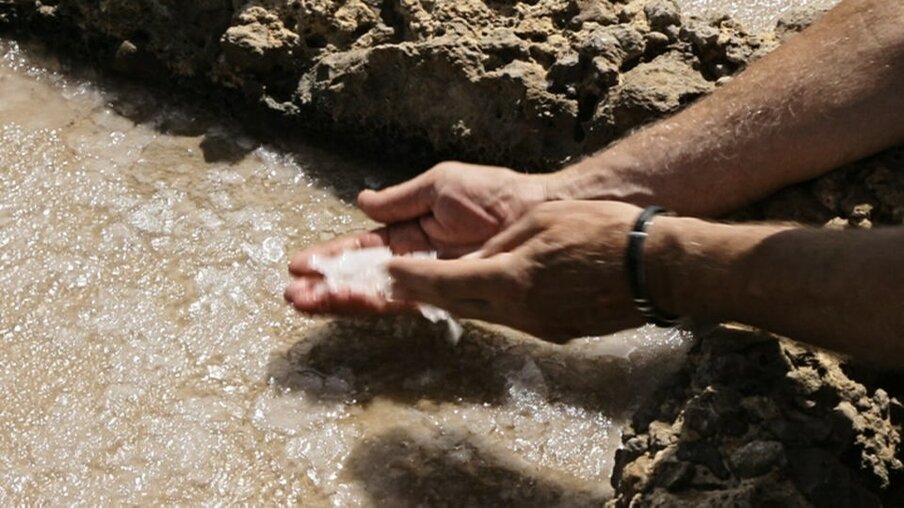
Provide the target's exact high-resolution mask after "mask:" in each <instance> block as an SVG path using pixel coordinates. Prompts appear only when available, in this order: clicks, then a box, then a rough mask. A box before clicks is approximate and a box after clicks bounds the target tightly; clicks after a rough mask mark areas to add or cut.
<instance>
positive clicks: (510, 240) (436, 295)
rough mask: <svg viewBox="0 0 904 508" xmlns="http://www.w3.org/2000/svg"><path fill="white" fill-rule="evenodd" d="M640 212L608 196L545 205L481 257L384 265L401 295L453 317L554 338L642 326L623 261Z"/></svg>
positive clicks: (487, 247)
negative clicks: (500, 325) (445, 311)
mask: <svg viewBox="0 0 904 508" xmlns="http://www.w3.org/2000/svg"><path fill="white" fill-rule="evenodd" d="M640 212H641V209H640V208H637V207H636V206H633V205H629V204H624V203H617V202H607V201H563V202H553V203H546V204H542V205H540V206H537V207H536V208H534V209H533V210H532V211H530V212H529V213H528V214H527V215H526V216H525V217H524V218H522V219H521V220H520V221H518V222H517V223H515V224H514V225H513V226H512V227H510V228H508V229H506V230H505V231H503V232H502V233H500V234H499V235H497V236H496V237H494V238H493V239H491V240H490V241H489V242H487V244H486V245H485V247H484V249H483V251H482V256H483V257H481V258H479V259H459V260H448V261H442V260H439V261H437V260H418V259H406V258H399V259H394V260H393V261H391V262H390V265H389V271H390V273H391V274H392V276H393V277H394V278H395V281H396V287H397V288H398V289H397V294H399V295H400V296H401V297H403V298H405V299H407V300H413V301H418V302H425V303H429V304H432V305H436V306H438V307H441V308H443V309H445V310H448V311H449V312H450V313H452V314H453V315H455V316H456V317H462V318H476V319H481V320H484V321H490V322H494V323H499V324H504V325H507V326H511V327H513V328H517V329H520V330H523V331H526V332H528V333H531V334H533V335H536V336H538V337H541V338H544V339H547V340H552V341H555V342H564V341H567V340H569V339H573V338H577V337H583V336H588V335H604V334H608V333H612V332H615V331H618V330H622V329H625V328H631V327H634V326H639V325H641V324H643V319H642V318H641V316H640V314H639V313H638V312H637V310H636V309H635V307H634V302H633V295H632V294H631V290H630V287H629V285H628V276H627V274H626V272H625V266H624V259H625V250H626V248H627V244H628V233H629V231H630V230H631V227H632V225H633V222H634V221H635V220H636V219H637V217H638V215H639V214H640ZM668 219H669V218H666V217H661V218H658V219H657V222H659V221H663V222H664V221H666V220H668ZM656 226H660V224H656ZM654 227H655V226H654ZM648 247H650V246H649V245H648ZM648 254H649V252H648ZM394 291H395V290H394Z"/></svg>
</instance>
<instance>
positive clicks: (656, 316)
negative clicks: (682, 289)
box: [625, 206, 679, 328]
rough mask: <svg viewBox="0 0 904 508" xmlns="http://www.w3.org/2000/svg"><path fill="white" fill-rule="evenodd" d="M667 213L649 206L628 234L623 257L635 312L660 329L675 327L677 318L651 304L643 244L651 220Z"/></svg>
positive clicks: (663, 209)
mask: <svg viewBox="0 0 904 508" xmlns="http://www.w3.org/2000/svg"><path fill="white" fill-rule="evenodd" d="M667 212H668V210H666V209H665V208H661V207H658V206H651V207H648V208H646V209H645V210H644V211H643V212H642V213H641V214H640V217H638V218H637V221H636V222H635V223H634V227H633V228H632V229H631V232H630V233H629V234H628V251H627V252H626V255H625V269H626V270H627V272H628V282H629V283H630V285H631V292H632V293H634V305H635V306H637V310H638V311H640V314H641V315H642V316H643V317H644V319H646V320H647V323H650V324H653V325H656V326H659V327H661V328H670V327H672V326H675V325H676V324H678V321H679V317H678V316H671V315H668V314H666V313H664V312H663V311H662V310H660V309H659V307H657V306H656V304H655V303H653V299H652V297H651V296H650V292H649V290H648V288H647V277H646V273H645V272H644V259H643V244H644V241H645V240H646V239H647V228H649V227H650V224H652V223H653V218H654V217H656V216H657V215H659V214H661V213H667Z"/></svg>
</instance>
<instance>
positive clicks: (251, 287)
mask: <svg viewBox="0 0 904 508" xmlns="http://www.w3.org/2000/svg"><path fill="white" fill-rule="evenodd" d="M0 97H2V101H0V290H2V291H3V293H4V296H5V298H3V299H2V300H0V341H2V342H0V398H2V400H3V401H4V404H3V405H2V406H0V428H2V430H3V431H2V432H0V502H2V503H4V504H41V503H52V504H70V503H75V502H83V503H85V504H100V503H103V504H137V503H142V504H157V503H177V502H178V503H200V502H204V503H210V504H213V503H221V502H247V503H254V504H260V503H293V504H295V503H304V504H305V505H310V506H328V505H334V506H356V505H364V506H367V505H372V504H386V503H391V504H399V503H402V504H418V503H429V504H435V503H442V502H456V503H458V502H461V503H464V504H474V505H479V504H489V503H500V502H514V503H519V504H542V505H569V506H571V505H586V504H593V503H597V502H599V501H600V500H602V499H605V498H606V497H607V496H608V495H610V492H611V489H610V487H609V485H608V478H609V473H610V470H611V465H612V458H613V452H614V450H615V447H616V446H617V445H618V441H619V432H618V425H619V424H620V423H621V421H622V418H623V417H624V414H625V411H626V410H627V408H628V407H629V406H630V405H631V404H632V403H634V402H635V401H636V400H637V399H638V398H639V397H642V395H643V394H644V393H646V391H647V390H648V389H649V387H650V386H652V384H653V381H654V380H656V379H658V378H659V373H660V372H662V371H664V370H667V367H669V366H671V365H674V361H675V360H669V358H672V359H674V358H677V357H679V356H680V355H678V354H674V353H675V352H677V351H680V350H681V349H682V348H683V347H685V346H684V344H685V341H683V340H681V339H680V338H679V337H677V336H673V335H670V334H663V333H660V332H652V331H650V330H644V331H641V332H636V333H629V334H627V335H625V336H623V337H621V338H617V339H614V340H608V341H603V340H599V339H594V340H585V341H582V342H579V343H577V344H575V345H573V346H569V347H566V348H562V347H556V346H551V345H547V344H543V343H540V342H539V341H536V340H533V339H530V338H526V337H521V336H518V335H516V334H513V333H509V332H500V331H494V330H490V329H476V328H474V327H473V326H472V327H469V331H468V333H467V334H466V335H465V337H463V339H462V342H461V343H460V344H459V345H458V346H457V347H452V346H450V345H449V344H448V343H446V342H445V340H444V339H443V330H442V328H439V329H435V328H433V327H430V326H428V325H426V324H425V323H423V322H422V320H417V319H396V320H385V321H378V322H377V321H362V322H332V321H329V320H320V319H311V318H307V317H304V316H301V315H298V314H296V313H294V312H293V311H292V310H290V309H289V308H288V306H287V305H286V304H285V303H284V302H283V300H282V297H281V293H282V289H283V287H284V286H285V284H286V283H287V281H288V276H287V274H286V269H285V267H286V263H287V254H288V253H289V252H291V251H292V250H295V249H299V248H302V247H305V246H307V245H311V244H313V243H316V242H319V241H322V240H325V239H328V238H331V237H333V236H335V235H337V234H342V233H345V232H347V231H351V230H356V229H361V228H365V227H369V226H370V225H371V224H370V223H369V222H368V221H367V220H366V219H365V218H364V217H363V216H362V215H361V214H360V213H359V212H358V211H356V210H355V209H354V207H353V206H352V205H350V204H349V202H348V201H347V199H343V197H346V198H347V197H349V196H353V195H354V194H355V193H356V192H357V191H358V190H360V189H361V188H363V187H365V186H368V185H370V186H374V185H381V184H382V183H384V182H383V177H382V176H381V175H384V174H385V172H384V168H380V167H375V166H373V165H372V164H370V163H368V162H367V161H362V160H355V159H352V158H349V157H344V156H341V155H338V154H335V153H326V152H324V151H323V150H320V149H317V148H315V147H313V146H309V145H305V144H304V143H301V142H300V143H299V144H298V145H297V146H292V147H289V148H288V149H287V148H276V147H269V146H261V145H260V144H259V143H258V142H256V141H255V140H254V139H253V138H252V137H250V136H248V135H247V134H245V133H244V132H243V131H242V129H241V128H240V127H239V126H237V125H235V124H233V123H230V122H229V121H227V120H225V119H223V118H220V117H217V115H211V114H204V113H201V112H200V110H198V109H193V108H192V107H190V106H184V105H182V106H178V105H175V104H172V103H171V101H163V100H161V99H160V97H158V96H156V95H153V94H151V93H148V92H146V91H142V90H141V89H140V88H136V87H135V86H133V85H127V84H123V83H116V82H111V81H109V80H106V79H99V78H96V77H94V76H92V75H91V74H90V73H89V72H86V71H84V70H82V71H71V70H65V69H61V66H60V65H59V63H57V62H55V61H54V60H53V59H52V58H50V57H48V56H46V55H42V54H41V53H40V51H37V50H30V51H26V50H25V49H23V48H22V47H20V46H19V45H17V44H15V43H12V42H0ZM632 348H637V351H636V352H635V353H634V355H633V359H634V363H633V364H632V363H629V362H628V361H627V360H625V359H623V358H621V356H624V355H625V354H627V353H629V352H630V351H631V349H632ZM651 351H659V353H658V354H653V353H651ZM654 373H655V375H654Z"/></svg>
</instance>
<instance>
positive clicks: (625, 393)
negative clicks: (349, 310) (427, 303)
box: [268, 318, 674, 417]
mask: <svg viewBox="0 0 904 508" xmlns="http://www.w3.org/2000/svg"><path fill="white" fill-rule="evenodd" d="M673 363H674V358H671V359H670V358H669V357H668V355H658V356H652V357H650V358H644V359H641V360H637V359H636V358H632V360H628V359H625V358H620V357H615V356H604V355H599V354H596V353H593V352H590V351H587V350H585V349H584V348H582V347H580V346H578V345H575V346H557V345H554V344H549V343H546V342H542V341H540V340H537V339H534V338H531V337H527V336H524V335H520V334H517V333H513V332H506V333H502V332H496V331H494V330H491V329H487V328H484V327H481V326H478V325H474V324H470V323H467V324H466V325H465V334H464V336H463V337H462V338H461V341H460V342H459V343H458V345H455V346H453V345H452V344H450V343H449V342H448V341H446V340H445V338H444V337H443V329H442V328H441V327H433V326H431V325H429V324H422V323H421V322H420V321H415V320H413V319H409V318H391V319H383V320H379V321H373V320H370V321H366V322H364V321H349V320H337V321H332V322H329V323H327V324H324V325H322V326H320V327H318V328H315V329H314V330H313V331H311V332H310V333H309V334H308V335H307V336H306V337H305V338H304V339H303V340H301V341H299V342H298V343H296V344H295V345H294V346H292V347H291V348H290V349H289V350H288V351H286V352H284V353H281V354H279V355H276V356H274V357H273V358H272V359H271V361H270V364H269V367H268V376H269V378H270V379H271V380H272V382H273V383H274V385H276V386H277V387H279V388H282V389H283V390H285V391H287V392H289V393H291V392H303V393H305V394H306V395H311V396H314V397H317V398H323V399H334V400H335V399H339V400H343V401H345V402H348V403H355V404H365V403H367V402H369V401H371V400H373V399H374V398H375V397H378V396H379V397H386V398H389V399H391V400H395V401H398V402H402V403H406V404H413V403H415V402H418V401H420V400H430V401H436V402H460V401H464V402H472V403H484V404H494V405H498V404H501V403H502V402H504V401H505V399H506V397H507V395H508V391H509V388H510V387H511V384H512V383H513V381H515V380H517V382H521V383H527V384H528V385H530V386H531V388H532V389H540V390H541V391H543V392H546V393H547V397H548V399H549V400H551V401H559V402H565V403H568V404H572V405H576V406H579V407H583V408H585V409H587V410H591V411H600V412H603V413H604V414H606V415H609V416H613V417H618V416H622V415H624V414H626V413H627V412H628V411H630V410H631V409H632V408H633V407H634V406H636V404H637V403H638V401H639V399H640V398H642V397H643V396H644V394H645V393H648V391H647V390H645V389H644V388H643V387H646V386H652V385H653V384H655V381H654V380H656V379H661V377H662V373H663V372H667V371H669V370H671V369H670V367H669V365H670V364H673Z"/></svg>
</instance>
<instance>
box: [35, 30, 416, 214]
mask: <svg viewBox="0 0 904 508" xmlns="http://www.w3.org/2000/svg"><path fill="white" fill-rule="evenodd" d="M17 42H18V44H19V47H20V48H21V49H22V50H23V51H24V52H26V53H27V54H28V55H30V56H31V57H33V58H34V60H35V61H40V62H42V65H44V66H45V67H47V68H50V69H52V70H53V71H55V72H58V73H59V74H60V75H62V76H63V77H65V78H66V79H67V80H71V81H72V82H76V83H78V82H90V83H91V85H92V86H93V87H95V88H96V89H97V90H99V91H100V92H101V93H102V95H103V97H104V100H105V101H106V106H107V107H109V108H110V109H112V110H113V111H114V112H115V113H116V114H118V115H120V116H122V117H124V118H127V119H128V120H130V121H132V122H134V123H135V124H142V125H145V126H148V127H151V128H153V129H154V130H156V131H157V132H159V133H161V134H165V135H168V136H179V137H193V138H199V141H198V148H199V150H200V151H201V153H202V154H203V157H204V160H205V162H208V163H228V164H234V163H238V162H241V161H242V160H243V159H244V158H245V157H246V156H248V155H249V154H251V153H252V152H253V151H254V150H255V149H257V148H258V147H261V146H263V145H265V144H266V145H267V146H269V147H271V148H275V149H276V150H277V151H279V152H281V153H282V154H284V155H286V156H289V157H291V158H292V159H294V160H295V161H296V162H297V163H298V164H299V165H300V166H301V167H302V168H304V171H305V174H306V175H307V176H309V177H311V178H312V179H313V180H314V181H315V183H316V184H317V185H319V186H322V187H324V188H325V189H326V190H328V191H330V192H332V193H333V194H334V195H336V196H337V197H339V198H340V199H342V200H344V201H351V202H353V201H354V200H355V197H356V196H357V193H358V192H359V191H360V190H362V189H364V188H379V187H384V186H388V185H391V184H395V183H398V182H401V181H404V180H406V179H408V178H410V177H412V176H413V175H415V174H417V173H418V172H420V171H423V170H425V169H427V168H425V167H412V166H411V165H406V164H403V163H396V162H393V161H390V160H387V159H386V158H380V160H379V161H377V162H374V158H375V156H379V155H380V154H378V153H374V152H373V151H370V152H367V151H365V150H362V149H359V148H358V147H356V146H354V145H351V144H350V143H348V142H346V140H344V139H341V138H339V137H336V136H327V135H324V134H321V133H317V132H309V131H302V130H300V129H292V128H286V127H285V126H283V125H281V124H280V122H277V121H274V118H273V117H272V116H270V117H266V116H264V115H262V114H260V112H255V111H256V110H253V109H248V107H247V106H243V105H240V104H238V103H235V101H234V100H233V99H231V98H229V97H227V96H223V95H222V94H218V93H211V94H205V92H206V91H207V90H206V89H204V88H202V89H198V90H183V89H179V90H174V89H171V88H166V87H165V85H162V86H161V85H160V84H156V82H139V81H136V80H134V79H129V78H126V77H122V76H119V75H116V74H115V73H113V72H111V71H105V70H99V69H98V68H97V67H94V66H91V65H89V64H87V63H85V62H83V61H81V60H79V59H78V58H74V57H72V56H70V55H67V54H65V52H62V53H61V52H59V51H55V50H51V49H48V48H47V47H46V46H44V45H43V44H41V43H40V42H36V41H33V40H30V39H22V38H19V39H18V40H17ZM199 86H200V85H199Z"/></svg>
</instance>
